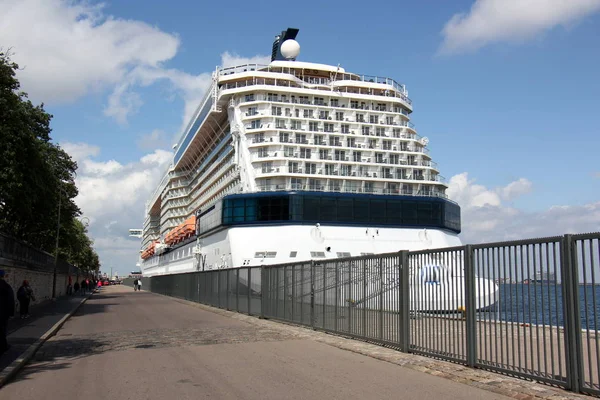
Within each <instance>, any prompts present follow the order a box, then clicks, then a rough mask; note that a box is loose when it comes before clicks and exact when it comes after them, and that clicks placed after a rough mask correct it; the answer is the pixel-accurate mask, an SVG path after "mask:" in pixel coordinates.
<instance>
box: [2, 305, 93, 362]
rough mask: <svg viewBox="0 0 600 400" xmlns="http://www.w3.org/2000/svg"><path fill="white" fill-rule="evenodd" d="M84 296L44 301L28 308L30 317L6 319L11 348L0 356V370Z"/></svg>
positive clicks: (17, 356)
mask: <svg viewBox="0 0 600 400" xmlns="http://www.w3.org/2000/svg"><path fill="white" fill-rule="evenodd" d="M84 297H85V296H83V295H74V296H65V297H61V298H59V299H57V300H56V301H46V302H44V303H42V304H39V305H33V306H32V307H31V308H30V315H31V317H30V318H28V319H20V318H19V315H18V312H17V313H16V314H17V315H16V316H15V318H12V319H10V320H9V321H8V344H9V345H10V346H11V348H10V349H9V350H8V351H7V352H6V353H4V354H2V356H0V372H1V371H3V370H4V369H5V368H6V367H8V366H9V365H10V364H11V363H12V362H13V361H15V360H16V359H17V358H19V357H20V356H21V355H22V354H23V353H24V352H25V351H26V350H27V349H28V348H29V346H31V345H32V344H33V343H35V342H36V340H38V339H39V338H40V337H42V335H43V334H44V333H46V332H47V331H48V330H49V329H50V328H52V327H53V326H54V325H55V324H56V323H57V322H58V321H60V320H61V318H63V317H64V316H65V315H66V314H68V313H69V312H71V311H72V310H73V309H74V308H75V307H77V306H78V305H79V303H81V300H82V299H83V298H84Z"/></svg>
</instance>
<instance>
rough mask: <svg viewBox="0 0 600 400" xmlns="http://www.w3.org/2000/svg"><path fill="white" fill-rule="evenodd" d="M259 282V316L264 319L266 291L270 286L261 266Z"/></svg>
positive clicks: (264, 270)
mask: <svg viewBox="0 0 600 400" xmlns="http://www.w3.org/2000/svg"><path fill="white" fill-rule="evenodd" d="M260 284H261V291H260V318H263V319H264V318H265V308H266V298H267V293H269V292H268V291H269V290H270V289H271V287H270V285H269V281H268V277H267V273H266V269H265V267H263V266H261V267H260Z"/></svg>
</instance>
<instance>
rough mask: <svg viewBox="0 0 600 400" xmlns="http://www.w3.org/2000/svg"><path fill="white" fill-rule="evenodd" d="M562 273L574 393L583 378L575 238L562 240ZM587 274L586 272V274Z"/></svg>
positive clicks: (570, 384)
mask: <svg viewBox="0 0 600 400" xmlns="http://www.w3.org/2000/svg"><path fill="white" fill-rule="evenodd" d="M560 244H561V246H560V247H561V257H560V258H561V260H560V272H561V281H562V285H561V286H562V295H563V315H564V326H565V335H564V340H565V356H566V362H567V385H568V387H569V389H570V390H572V391H573V392H576V393H578V392H580V391H581V386H582V385H581V383H582V382H581V380H582V377H583V373H582V371H583V366H582V362H583V361H582V354H581V318H580V314H579V313H580V310H579V274H578V268H577V260H576V252H574V251H573V246H574V242H573V236H572V235H564V236H563V237H562V239H561V243H560ZM584 273H585V272H584Z"/></svg>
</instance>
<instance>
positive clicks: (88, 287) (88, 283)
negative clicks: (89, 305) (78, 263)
mask: <svg viewBox="0 0 600 400" xmlns="http://www.w3.org/2000/svg"><path fill="white" fill-rule="evenodd" d="M85 287H86V289H87V290H89V291H90V293H91V292H92V286H91V285H90V280H89V279H87V278H86V280H85Z"/></svg>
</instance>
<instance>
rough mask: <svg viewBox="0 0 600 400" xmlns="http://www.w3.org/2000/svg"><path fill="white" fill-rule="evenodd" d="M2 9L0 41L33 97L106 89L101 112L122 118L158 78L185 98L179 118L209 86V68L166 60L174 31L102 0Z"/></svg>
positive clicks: (53, 0)
mask: <svg viewBox="0 0 600 400" xmlns="http://www.w3.org/2000/svg"><path fill="white" fill-rule="evenodd" d="M0 10H2V17H1V18H0V37H1V38H2V46H5V47H7V48H11V49H12V52H13V53H14V55H13V57H12V58H13V59H14V61H15V62H17V63H19V65H20V67H21V68H22V69H21V70H20V71H19V72H18V77H19V79H20V81H21V83H22V85H23V90H25V91H27V92H29V94H30V96H31V98H32V99H33V100H34V101H38V102H39V101H43V102H45V103H50V104H52V103H58V102H70V101H74V100H76V99H78V98H80V97H82V96H84V95H86V94H88V93H90V92H91V91H102V90H106V89H109V90H110V91H111V94H110V95H109V97H108V101H107V104H106V106H105V108H104V115H106V116H108V117H110V118H113V119H114V120H115V121H117V123H119V124H121V125H126V124H127V121H128V118H129V117H130V116H131V115H134V114H136V113H137V112H138V111H139V110H140V108H141V107H142V106H143V99H142V97H141V96H140V94H139V93H138V92H137V91H136V89H137V88H138V87H148V86H150V85H153V84H154V83H156V82H158V81H163V80H164V81H167V82H168V83H169V85H170V89H171V90H172V91H173V94H175V95H177V96H180V97H181V98H182V99H183V100H184V103H185V106H184V113H183V122H182V126H185V124H186V123H187V121H188V120H189V119H190V118H191V117H192V115H193V112H194V110H195V109H196V107H197V106H198V104H199V102H200V100H201V99H202V97H203V95H204V93H205V92H206V89H208V87H209V86H210V83H211V74H212V71H210V72H205V73H200V74H198V75H193V74H188V73H186V72H183V71H179V70H176V69H168V68H166V67H165V65H164V64H165V63H166V62H168V61H169V60H171V59H172V58H173V57H175V55H176V54H177V50H178V48H179V45H180V40H179V37H178V36H177V35H176V34H171V33H166V32H163V31H161V30H160V29H159V28H157V27H153V26H150V25H148V24H146V23H144V22H141V21H135V20H124V19H119V18H116V17H114V16H111V15H107V14H105V13H104V10H103V7H102V5H91V4H89V3H87V2H73V1H71V0H0ZM269 62H270V59H269V57H268V56H254V57H241V56H238V55H237V54H231V53H229V52H225V53H223V54H222V55H221V65H223V66H232V65H240V64H246V63H259V64H268V63H269ZM171 97H172V96H171Z"/></svg>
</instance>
